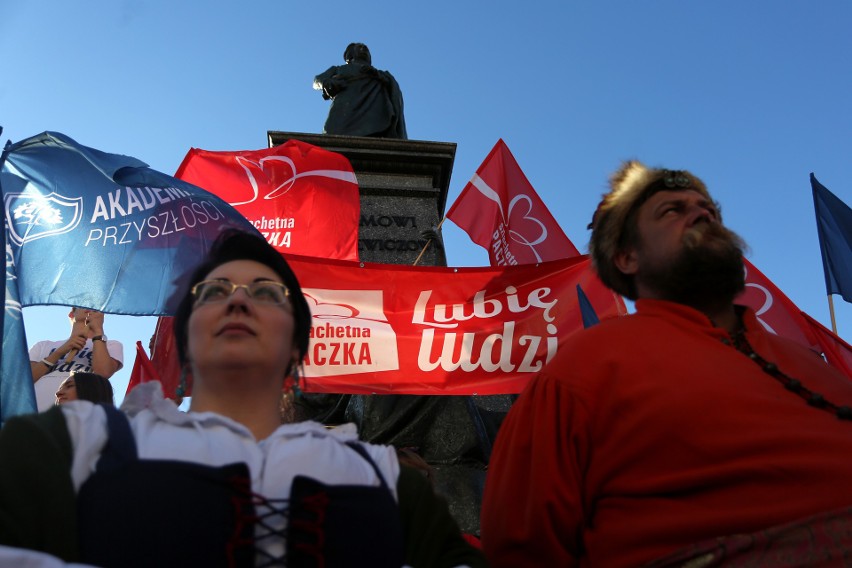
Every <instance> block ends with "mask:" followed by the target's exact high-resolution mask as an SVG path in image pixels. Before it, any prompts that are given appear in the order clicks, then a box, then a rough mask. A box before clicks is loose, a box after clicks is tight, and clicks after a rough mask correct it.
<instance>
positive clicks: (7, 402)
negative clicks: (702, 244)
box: [0, 223, 36, 427]
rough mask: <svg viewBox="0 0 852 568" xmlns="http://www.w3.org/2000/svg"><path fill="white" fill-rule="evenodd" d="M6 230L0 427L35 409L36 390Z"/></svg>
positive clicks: (3, 236)
mask: <svg viewBox="0 0 852 568" xmlns="http://www.w3.org/2000/svg"><path fill="white" fill-rule="evenodd" d="M8 238H9V235H8V230H7V229H6V227H5V223H4V230H3V231H0V239H2V243H3V245H4V248H5V249H6V277H5V278H4V279H3V286H4V288H5V296H6V306H5V309H4V310H3V315H2V316H0V317H2V318H3V349H2V351H0V427H2V425H3V423H4V422H5V421H6V420H8V419H9V418H11V417H12V416H17V415H19V414H29V413H31V412H35V411H36V399H35V389H34V388H33V376H32V373H31V371H30V358H29V356H28V355H27V338H26V333H25V331H24V320H23V312H22V311H21V302H20V299H19V295H18V276H17V274H16V271H15V262H14V257H13V256H12V255H11V254H9V247H8Z"/></svg>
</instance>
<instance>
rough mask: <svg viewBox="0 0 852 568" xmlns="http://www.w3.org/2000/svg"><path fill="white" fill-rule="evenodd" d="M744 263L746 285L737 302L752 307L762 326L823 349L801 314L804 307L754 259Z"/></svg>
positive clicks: (812, 347) (814, 347) (818, 349)
mask: <svg viewBox="0 0 852 568" xmlns="http://www.w3.org/2000/svg"><path fill="white" fill-rule="evenodd" d="M743 264H745V269H746V289H745V291H744V292H743V293H742V294H740V295H739V297H737V300H736V301H737V303H738V304H743V305H746V306H748V307H750V308H751V309H753V310H754V311H755V314H757V319H758V320H759V321H760V323H761V324H763V327H765V328H766V329H768V330H769V331H771V332H772V333H775V334H776V335H780V336H782V337H786V338H787V339H791V340H793V341H795V342H796V343H799V344H801V345H804V346H805V347H807V348H809V349H811V350H813V351H816V352H821V349H820V347H819V342H818V341H817V338H816V336H815V335H814V333H813V331H812V330H811V327H810V326H809V325H808V324H807V322H806V321H805V319H804V318H803V317H802V310H800V309H799V308H798V307H797V306H796V304H794V303H793V302H792V301H791V300H790V298H788V297H787V296H785V295H784V293H783V292H782V291H781V290H779V289H778V287H776V286H775V284H773V283H772V281H771V280H769V278H767V277H766V276H764V274H763V273H762V272H760V271H759V270H758V269H757V268H755V267H754V265H753V264H752V263H751V262H749V261H748V260H746V259H745V258H744V259H743Z"/></svg>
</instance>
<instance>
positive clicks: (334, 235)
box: [175, 140, 361, 260]
mask: <svg viewBox="0 0 852 568" xmlns="http://www.w3.org/2000/svg"><path fill="white" fill-rule="evenodd" d="M175 177H178V178H180V179H182V180H184V181H187V182H189V183H192V184H194V185H197V186H199V187H202V188H204V189H206V190H207V191H209V192H210V193H213V194H215V195H217V196H219V197H221V198H222V199H224V200H225V201H227V202H228V203H229V204H230V205H232V206H233V207H235V208H236V209H237V211H239V212H240V213H242V214H243V215H244V216H245V217H246V218H247V219H248V220H249V221H251V223H252V224H253V225H254V226H255V227H257V229H258V230H259V231H260V232H261V233H262V234H263V236H264V237H265V238H266V239H267V240H268V241H269V243H270V244H271V245H272V246H274V247H275V248H276V249H277V250H278V251H279V252H282V253H289V254H299V255H304V256H316V257H320V258H335V259H341V260H358V222H359V220H360V215H361V207H360V201H359V194H358V180H357V179H356V178H355V173H354V172H353V171H352V165H351V164H350V163H349V160H347V159H346V158H345V157H344V156H343V155H341V154H336V153H334V152H329V151H327V150H324V149H322V148H319V147H317V146H313V145H311V144H307V143H305V142H301V141H298V140H289V141H288V142H287V143H285V144H282V145H280V146H275V147H274V148H267V149H263V150H254V151H250V150H246V151H239V152H211V151H208V150H200V149H198V148H192V149H190V151H189V152H188V153H187V155H186V157H185V158H184V160H183V163H181V165H180V167H179V168H178V170H177V173H176V174H175Z"/></svg>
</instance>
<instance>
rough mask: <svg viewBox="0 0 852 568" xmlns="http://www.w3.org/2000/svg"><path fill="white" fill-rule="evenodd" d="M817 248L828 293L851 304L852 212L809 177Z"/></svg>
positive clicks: (813, 178) (812, 175) (812, 176)
mask: <svg viewBox="0 0 852 568" xmlns="http://www.w3.org/2000/svg"><path fill="white" fill-rule="evenodd" d="M811 187H812V188H813V194H814V210H815V211H816V219H817V233H818V234H819V248H820V252H822V266H823V269H824V270H825V289H826V291H827V293H828V294H840V296H841V297H842V298H843V299H844V300H846V301H847V302H852V209H850V208H849V206H848V205H846V204H845V203H843V201H841V200H840V198H838V197H837V196H836V195H834V194H833V193H831V192H830V191H829V190H828V189H826V188H825V186H823V185H822V184H821V183H820V182H818V181H817V179H816V177H814V174H811Z"/></svg>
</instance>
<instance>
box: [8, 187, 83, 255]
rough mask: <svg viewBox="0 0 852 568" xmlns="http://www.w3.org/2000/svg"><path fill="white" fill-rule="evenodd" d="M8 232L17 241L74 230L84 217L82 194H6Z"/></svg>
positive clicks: (20, 242) (21, 242) (18, 242)
mask: <svg viewBox="0 0 852 568" xmlns="http://www.w3.org/2000/svg"><path fill="white" fill-rule="evenodd" d="M5 206H6V219H7V221H8V223H9V236H10V238H11V239H12V242H14V243H15V244H16V245H18V246H20V245H22V244H24V243H26V242H29V241H34V240H36V239H40V238H42V237H52V236H54V235H61V234H63V233H67V232H69V231H73V230H74V229H75V228H76V227H77V225H79V224H80V220H81V219H82V218H83V198H82V197H75V198H68V197H65V196H62V195H59V194H58V193H53V192H51V193H49V194H48V195H38V194H34V193H9V194H6V203H5Z"/></svg>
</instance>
